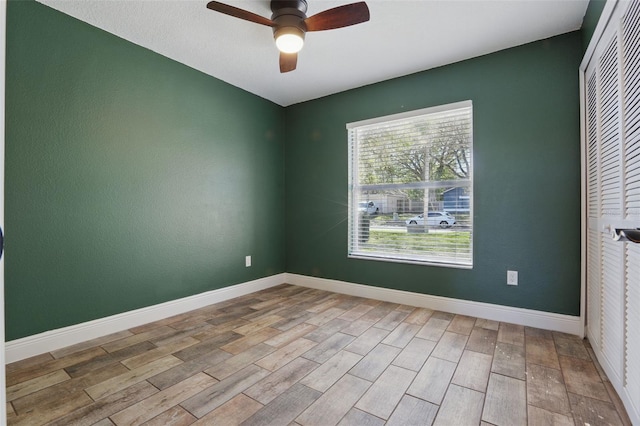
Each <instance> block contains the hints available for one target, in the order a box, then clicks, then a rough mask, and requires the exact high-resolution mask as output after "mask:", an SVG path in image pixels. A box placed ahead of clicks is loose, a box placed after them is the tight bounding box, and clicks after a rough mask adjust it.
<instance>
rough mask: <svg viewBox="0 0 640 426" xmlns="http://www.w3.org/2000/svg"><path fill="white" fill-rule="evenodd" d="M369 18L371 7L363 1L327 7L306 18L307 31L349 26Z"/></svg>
mask: <svg viewBox="0 0 640 426" xmlns="http://www.w3.org/2000/svg"><path fill="white" fill-rule="evenodd" d="M368 20H369V8H368V7H367V4H366V3H365V2H363V1H361V2H358V3H351V4H345V5H344V6H338V7H334V8H333V9H327V10H325V11H324V12H320V13H317V14H315V15H313V16H310V17H308V18H307V19H305V20H304V23H305V24H306V26H307V31H324V30H333V29H335V28H342V27H348V26H350V25H355V24H360V23H362V22H367V21H368Z"/></svg>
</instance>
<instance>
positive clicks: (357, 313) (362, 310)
mask: <svg viewBox="0 0 640 426" xmlns="http://www.w3.org/2000/svg"><path fill="white" fill-rule="evenodd" d="M372 309H373V306H371V305H365V304H360V305H356V306H354V307H353V308H351V309H349V310H348V311H347V312H345V313H344V314H342V315H340V316H339V317H338V318H339V319H342V320H345V321H355V320H357V319H358V318H360V317H361V316H363V315H364V314H366V313H367V312H369V311H370V310H372Z"/></svg>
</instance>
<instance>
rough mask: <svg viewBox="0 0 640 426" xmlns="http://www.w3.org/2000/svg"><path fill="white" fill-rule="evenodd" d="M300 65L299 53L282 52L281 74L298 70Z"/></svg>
mask: <svg viewBox="0 0 640 426" xmlns="http://www.w3.org/2000/svg"><path fill="white" fill-rule="evenodd" d="M297 63H298V54H297V53H283V52H280V72H281V73H285V72H289V71H293V70H295V69H296V64H297Z"/></svg>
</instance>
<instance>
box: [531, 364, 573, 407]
mask: <svg viewBox="0 0 640 426" xmlns="http://www.w3.org/2000/svg"><path fill="white" fill-rule="evenodd" d="M527 403H528V404H529V405H534V406H536V407H540V408H544V409H546V410H549V411H553V412H556V413H560V414H566V415H571V407H570V406H569V399H568V398H567V389H566V387H565V386H564V380H563V379H562V373H561V372H560V370H556V369H554V368H549V367H544V366H542V365H537V364H528V365H527Z"/></svg>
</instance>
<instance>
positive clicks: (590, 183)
mask: <svg viewBox="0 0 640 426" xmlns="http://www.w3.org/2000/svg"><path fill="white" fill-rule="evenodd" d="M586 104H587V105H586V111H587V216H588V221H589V227H588V229H587V247H588V249H587V256H588V258H587V292H588V293H587V326H588V327H589V328H590V330H591V335H592V336H593V337H592V340H594V341H592V342H591V344H592V345H594V346H598V347H600V341H601V334H602V330H601V322H600V315H601V311H600V305H601V299H602V286H601V285H600V283H601V280H600V278H601V274H600V231H599V230H598V227H597V220H598V216H599V211H600V209H599V207H600V201H599V197H598V195H599V188H600V186H599V185H598V158H599V156H598V148H599V144H598V102H597V85H596V70H595V69H594V70H593V71H592V73H591V75H590V76H589V77H588V80H587V90H586Z"/></svg>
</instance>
